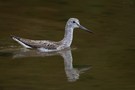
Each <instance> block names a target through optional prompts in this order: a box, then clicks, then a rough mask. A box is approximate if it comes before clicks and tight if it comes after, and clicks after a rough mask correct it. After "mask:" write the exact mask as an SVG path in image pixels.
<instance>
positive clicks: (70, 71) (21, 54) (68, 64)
mask: <svg viewBox="0 0 135 90" xmlns="http://www.w3.org/2000/svg"><path fill="white" fill-rule="evenodd" d="M54 55H60V56H62V57H63V59H64V66H65V73H66V76H67V79H68V81H69V82H74V81H77V80H78V79H79V76H80V74H81V73H84V72H85V71H87V70H89V69H90V68H91V67H90V66H84V67H81V68H74V67H73V58H72V52H71V49H70V48H68V49H65V50H62V51H57V52H40V51H37V50H29V49H25V48H23V49H19V50H16V52H14V53H13V58H25V57H45V56H54Z"/></svg>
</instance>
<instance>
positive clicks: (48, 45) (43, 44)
mask: <svg viewBox="0 0 135 90" xmlns="http://www.w3.org/2000/svg"><path fill="white" fill-rule="evenodd" d="M11 37H12V39H13V40H15V41H17V42H18V43H20V44H21V45H22V46H24V47H26V48H45V49H56V48H57V47H58V43H57V42H52V41H47V40H30V39H25V38H20V37H17V36H13V35H12V36H11Z"/></svg>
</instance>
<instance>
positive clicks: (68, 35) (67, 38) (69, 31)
mask: <svg viewBox="0 0 135 90" xmlns="http://www.w3.org/2000/svg"><path fill="white" fill-rule="evenodd" d="M72 40H73V27H71V26H70V25H68V24H67V25H66V27H65V35H64V38H63V40H62V44H64V45H65V46H66V47H70V45H71V43H72Z"/></svg>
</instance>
